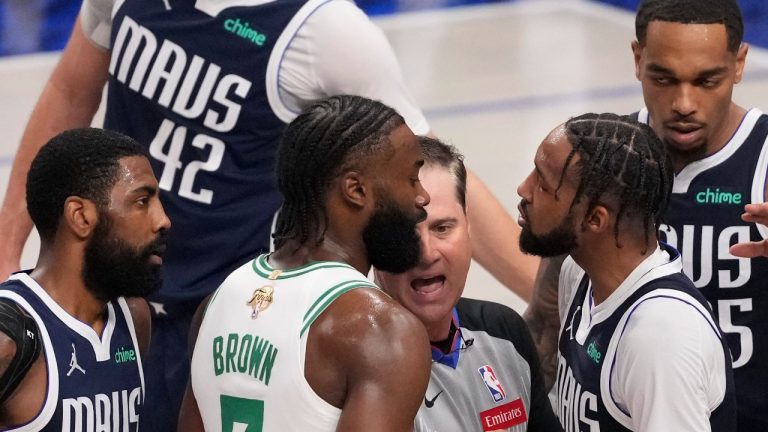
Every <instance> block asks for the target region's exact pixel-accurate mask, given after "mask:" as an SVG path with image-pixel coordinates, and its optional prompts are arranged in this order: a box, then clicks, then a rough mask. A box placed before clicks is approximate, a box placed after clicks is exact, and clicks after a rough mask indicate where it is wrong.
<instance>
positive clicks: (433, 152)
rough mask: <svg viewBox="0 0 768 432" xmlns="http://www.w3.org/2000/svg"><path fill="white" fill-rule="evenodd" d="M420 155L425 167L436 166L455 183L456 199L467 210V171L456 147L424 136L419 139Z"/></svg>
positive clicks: (462, 157)
mask: <svg viewBox="0 0 768 432" xmlns="http://www.w3.org/2000/svg"><path fill="white" fill-rule="evenodd" d="M419 145H421V153H422V154H423V155H424V163H425V164H426V165H436V166H439V167H441V168H445V169H446V170H447V171H448V172H449V173H450V174H451V177H453V181H454V182H456V199H457V200H458V201H459V204H461V208H462V209H464V211H465V212H466V210H467V169H466V168H465V167H464V156H463V155H462V154H461V153H460V152H459V150H458V149H456V147H454V146H452V145H450V144H446V143H444V142H442V141H440V140H439V139H436V138H430V137H425V136H420V137H419Z"/></svg>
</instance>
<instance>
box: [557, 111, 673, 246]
mask: <svg viewBox="0 0 768 432" xmlns="http://www.w3.org/2000/svg"><path fill="white" fill-rule="evenodd" d="M565 130H566V134H567V136H568V141H569V142H570V143H571V144H572V145H573V150H571V152H570V154H569V155H568V158H567V159H566V161H565V164H564V165H563V171H562V173H561V176H560V181H559V184H558V189H559V188H560V186H562V184H563V180H564V177H565V174H566V170H567V169H568V167H569V165H570V164H571V162H572V160H573V157H574V156H575V155H577V154H578V155H579V160H578V162H577V163H576V165H575V167H576V169H577V171H578V173H579V184H578V188H577V190H576V196H575V198H574V200H573V203H574V204H572V205H575V203H578V202H580V201H581V200H582V199H584V200H586V202H587V211H589V210H591V209H592V208H594V207H595V206H596V205H601V204H602V205H615V206H617V207H618V208H617V209H616V211H617V215H616V224H615V227H614V235H615V236H616V245H617V246H618V247H621V244H620V243H619V224H620V222H621V220H622V218H624V217H626V218H628V219H630V220H642V222H643V227H644V229H645V242H646V244H647V243H648V234H649V232H650V230H651V228H653V229H655V230H658V229H659V226H660V224H661V217H662V215H663V213H664V211H665V210H666V208H667V204H668V203H669V198H670V194H671V192H672V181H673V171H672V163H671V162H670V160H669V156H668V155H667V153H666V151H665V149H664V145H663V144H662V142H661V140H659V138H658V137H657V136H656V134H655V133H654V132H653V130H652V129H651V128H650V127H649V126H648V125H646V124H642V123H639V122H637V121H636V120H634V119H632V118H630V117H628V116H619V115H617V114H594V113H589V114H583V115H580V116H578V117H574V118H572V119H570V120H568V121H567V122H566V123H565Z"/></svg>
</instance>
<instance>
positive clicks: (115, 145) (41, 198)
mask: <svg viewBox="0 0 768 432" xmlns="http://www.w3.org/2000/svg"><path fill="white" fill-rule="evenodd" d="M130 156H144V157H148V155H147V151H146V149H144V147H142V146H141V145H139V144H138V143H137V142H136V141H134V140H133V138H130V137H128V136H126V135H123V134H121V133H118V132H113V131H108V130H104V129H96V128H82V129H72V130H69V131H65V132H62V133H60V134H58V135H56V136H55V137H53V138H51V140H50V141H48V142H47V143H46V144H45V145H44V146H43V147H42V148H41V149H40V151H39V152H38V153H37V156H35V159H34V160H32V164H31V165H30V168H29V172H28V173H27V190H26V192H27V211H28V212H29V216H30V217H31V218H32V222H34V223H35V226H36V227H37V231H38V233H39V234H40V238H41V239H43V240H51V239H52V238H53V236H54V235H55V234H56V230H57V229H58V226H59V218H60V217H61V215H62V211H63V210H64V202H65V201H66V200H67V198H68V197H71V196H78V197H81V198H85V199H88V200H90V201H93V202H94V203H96V205H97V206H98V207H99V209H100V210H104V209H106V208H107V206H108V205H109V194H110V191H111V190H112V187H113V186H114V185H115V183H116V182H117V179H118V174H119V167H120V159H122V158H124V157H130Z"/></svg>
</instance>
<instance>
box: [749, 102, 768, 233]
mask: <svg viewBox="0 0 768 432" xmlns="http://www.w3.org/2000/svg"><path fill="white" fill-rule="evenodd" d="M754 111H757V110H756V109H755V110H754ZM761 114H762V113H761ZM767 175H768V137H766V139H765V141H764V142H763V148H762V149H761V150H760V158H759V159H758V160H757V167H756V168H755V176H754V178H753V180H752V200H751V202H752V203H762V202H765V181H766V176H767ZM755 226H756V227H757V231H758V232H759V233H760V235H761V236H762V237H763V238H764V239H765V238H768V227H766V226H765V225H763V224H759V223H756V224H755Z"/></svg>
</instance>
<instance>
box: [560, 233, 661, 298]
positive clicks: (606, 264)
mask: <svg viewBox="0 0 768 432" xmlns="http://www.w3.org/2000/svg"><path fill="white" fill-rule="evenodd" d="M606 240H607V239H606ZM621 240H622V247H617V246H616V239H615V237H613V236H610V241H604V242H602V243H603V244H600V245H587V244H585V245H584V246H583V247H579V249H580V250H575V251H574V252H573V253H571V256H572V257H573V259H574V261H576V263H577V264H578V265H579V266H580V267H581V268H583V269H584V271H585V272H586V273H587V275H588V276H589V280H590V281H591V282H592V292H593V294H594V300H595V304H600V303H602V302H603V301H605V300H606V299H607V298H608V297H609V296H610V295H611V294H613V292H614V291H616V289H617V288H618V287H619V285H621V283H622V282H624V280H626V279H627V277H628V276H629V274H630V273H632V271H634V270H635V268H637V266H638V265H640V263H642V262H643V261H644V260H645V259H646V258H648V257H649V256H650V255H651V254H653V253H654V252H655V251H656V238H655V236H653V235H650V237H649V240H650V241H649V244H648V245H644V239H637V240H636V241H634V242H626V241H624V239H621ZM638 240H639V241H638Z"/></svg>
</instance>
